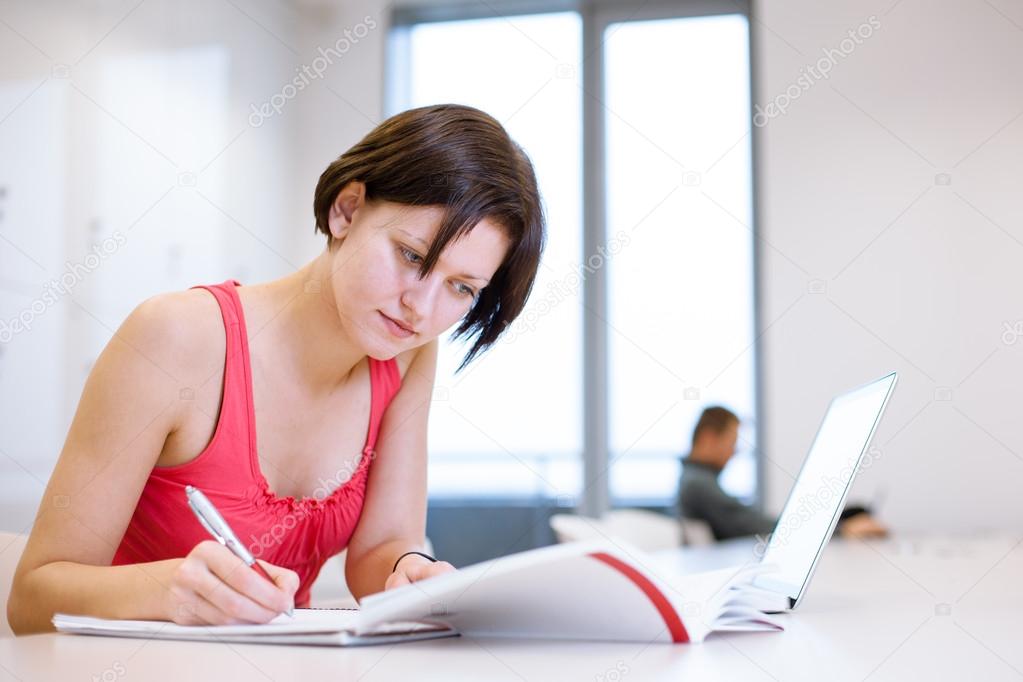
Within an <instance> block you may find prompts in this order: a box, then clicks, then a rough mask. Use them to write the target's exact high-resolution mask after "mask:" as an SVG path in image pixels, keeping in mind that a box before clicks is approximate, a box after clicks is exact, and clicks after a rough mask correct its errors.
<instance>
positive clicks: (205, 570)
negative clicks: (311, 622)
mask: <svg viewBox="0 0 1023 682" xmlns="http://www.w3.org/2000/svg"><path fill="white" fill-rule="evenodd" d="M256 561H259V563H260V565H262V566H263V568H265V569H266V571H267V573H269V574H270V576H271V577H272V578H273V579H274V583H276V584H275V585H271V584H270V583H269V582H268V581H267V579H266V578H264V577H263V576H261V575H259V574H258V573H256V572H255V571H254V570H252V569H251V568H250V567H249V566H246V565H245V562H244V561H242V560H241V559H239V558H238V557H236V556H235V555H234V554H233V553H232V552H231V550H229V549H228V548H227V547H224V546H223V545H221V544H220V543H218V542H214V541H213V540H206V541H204V542H200V543H199V544H198V545H196V546H195V547H193V548H192V551H191V552H189V553H188V556H186V557H185V558H184V559H178V560H177V562H176V564H172V565H171V566H170V577H169V585H168V587H169V589H167V591H166V598H165V603H164V609H165V612H166V615H167V620H170V621H173V622H174V623H177V624H179V625H228V624H239V623H266V622H269V621H270V620H272V619H273V618H275V617H276V616H277V615H278V614H280V613H283V612H285V611H287V610H288V609H290V608H292V607H293V606H294V603H295V592H296V591H297V590H298V586H299V579H298V574H297V573H295V572H294V571H291V570H289V569H287V568H281V567H279V566H274V565H272V564H268V563H266V562H265V561H260V560H259V559H257V560H256Z"/></svg>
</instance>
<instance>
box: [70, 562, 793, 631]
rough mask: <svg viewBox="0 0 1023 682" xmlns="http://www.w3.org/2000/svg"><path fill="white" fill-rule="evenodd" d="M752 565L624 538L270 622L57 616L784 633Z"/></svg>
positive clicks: (317, 627) (117, 625)
mask: <svg viewBox="0 0 1023 682" xmlns="http://www.w3.org/2000/svg"><path fill="white" fill-rule="evenodd" d="M768 569H769V567H768V566H765V565H763V564H751V565H747V566H741V567H736V568H729V569H724V570H719V571H712V572H707V573H698V574H694V575H682V576H680V575H676V574H674V573H672V572H671V571H670V570H668V569H666V568H664V567H661V566H659V565H658V564H657V562H656V561H654V560H653V559H651V558H650V557H649V556H647V555H645V554H644V553H643V552H640V551H639V550H635V549H632V548H625V547H624V546H623V545H621V544H620V543H614V544H612V543H606V542H605V543H601V542H580V543H571V544H564V545H555V546H552V547H543V548H540V549H535V550H530V551H527V552H521V553H519V554H513V555H510V556H506V557H501V558H499V559H494V560H491V561H487V562H484V563H481V564H475V565H473V566H469V567H467V568H463V569H461V570H459V571H453V572H451V573H446V574H442V575H439V576H435V577H433V578H430V579H428V580H423V581H419V582H417V583H413V584H411V585H406V586H404V587H400V588H397V589H394V590H388V591H386V592H381V593H378V594H375V595H370V596H368V597H366V598H365V599H363V600H362V604H361V608H360V609H296V611H295V615H294V616H287V615H280V616H278V617H277V618H275V619H274V620H272V621H270V622H269V623H266V624H264V625H222V626H194V625H193V626H184V625H176V624H174V623H167V622H159V621H138V620H104V619H101V618H90V617H82V616H71V615H65V614H57V615H56V616H54V618H53V623H54V625H55V626H56V628H57V630H58V631H60V632H67V633H74V634H83V635H106V636H115V637H142V638H147V639H182V640H202V641H220V642H253V643H263V644H309V645H325V646H360V645H367V644H392V643H395V642H407V641H415V640H422V639H434V638H439V637H451V636H455V635H458V634H465V635H469V636H480V637H501V636H507V637H521V638H542V639H577V640H602V641H634V642H648V643H653V642H664V643H685V642H698V641H701V640H703V639H704V637H706V636H707V635H708V634H709V633H711V632H714V631H737V630H738V631H751V630H781V629H782V625H781V620H779V618H778V617H777V616H772V615H770V612H771V611H778V610H781V609H783V608H784V606H785V599H784V597H783V596H781V595H778V594H776V593H773V592H769V591H767V590H764V589H761V588H758V587H756V586H755V585H754V584H753V581H754V578H755V577H756V576H757V575H759V574H761V573H763V572H764V571H765V570H768Z"/></svg>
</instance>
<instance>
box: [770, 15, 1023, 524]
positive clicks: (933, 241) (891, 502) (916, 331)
mask: <svg viewBox="0 0 1023 682" xmlns="http://www.w3.org/2000/svg"><path fill="white" fill-rule="evenodd" d="M756 9H757V12H758V15H759V16H758V18H759V22H758V23H757V25H756V27H755V33H756V45H755V48H756V52H755V55H756V63H757V76H758V77H759V83H760V91H759V93H758V96H757V101H758V103H760V104H761V106H765V105H766V103H767V102H770V101H772V100H774V98H775V97H776V96H777V95H779V94H781V93H784V92H785V90H786V88H788V86H789V85H791V84H793V83H795V82H796V81H797V78H799V76H800V75H801V74H800V70H801V69H802V68H803V67H805V66H806V65H808V64H814V63H816V61H817V59H819V58H820V57H822V56H823V54H822V50H823V49H824V48H839V47H840V43H841V41H842V39H843V38H845V37H847V35H846V34H847V31H849V30H850V29H852V30H854V31H855V30H856V29H857V27H859V26H860V25H861V24H863V23H864V22H868V21H869V17H870V16H871V15H875V16H876V19H877V21H878V22H879V28H877V29H876V30H874V31H873V32H872V35H870V37H869V38H867V39H865V40H862V44H860V45H856V46H855V47H854V49H853V50H852V52H851V53H850V54H849V55H848V56H847V57H837V56H836V60H837V63H836V64H835V66H834V68H833V69H832V71H831V73H830V77H829V78H828V79H826V80H820V81H816V82H815V83H814V84H813V85H812V86H811V87H809V88H808V89H805V90H804V91H803V92H802V93H801V94H800V96H799V97H798V98H796V99H794V100H793V101H792V102H791V105H790V106H789V108H788V109H787V111H786V113H785V114H784V115H780V116H776V117H774V118H772V119H770V120H769V121H768V122H767V125H766V126H764V127H763V130H762V131H761V132H762V143H763V144H762V146H761V148H760V161H761V165H760V176H759V183H760V184H759V186H760V198H761V202H762V203H761V215H762V222H761V229H762V235H763V241H762V242H761V254H762V262H763V272H762V285H763V289H762V295H763V315H762V322H761V329H765V328H766V331H765V332H764V335H763V337H762V339H761V341H762V343H763V360H764V364H763V371H764V383H765V401H764V403H765V404H764V417H765V418H766V428H765V431H766V439H765V440H766V442H765V453H766V454H767V456H768V458H769V460H770V462H769V464H768V468H767V470H766V475H767V490H766V493H767V504H768V507H770V508H773V509H778V508H780V506H781V504H782V503H783V502H784V498H785V495H786V493H787V490H788V487H789V486H790V485H791V478H790V477H789V475H788V473H795V471H796V470H797V469H798V463H799V460H800V458H801V457H802V456H803V455H804V454H805V452H806V448H807V446H808V444H809V442H810V440H811V439H812V437H813V434H814V431H815V429H816V427H817V424H818V423H819V420H820V418H821V416H822V414H823V411H824V408H825V405H826V403H827V401H828V400H829V399H830V397H831V395H832V394H833V393H835V392H837V391H839V390H841V389H842V388H844V387H851V386H854V385H857V384H859V383H861V382H863V381H865V380H867V379H869V378H872V377H874V376H879V375H880V374H882V373H884V372H886V371H888V370H890V369H897V370H898V371H899V373H900V384H899V386H898V388H897V389H896V392H895V395H894V397H893V399H892V403H891V404H890V407H889V411H888V413H887V416H886V417H885V419H884V421H883V423H882V424H881V426H880V428H879V431H878V434H877V438H876V440H875V443H876V444H877V445H878V446H879V449H880V456H879V457H878V458H877V460H876V463H875V464H874V465H873V466H872V467H871V468H870V469H868V470H866V471H865V472H864V473H863V475H862V478H861V480H860V481H859V483H858V485H857V488H856V490H855V493H856V495H857V496H858V497H860V498H861V499H866V500H870V499H871V498H872V496H873V495H874V494H875V493H876V492H877V491H878V490H879V489H881V488H884V489H885V490H886V499H885V501H884V503H883V504H882V506H881V509H880V512H881V515H882V517H883V518H884V520H885V521H888V522H890V523H891V524H892V525H893V526H894V527H895V528H897V529H900V530H901V529H907V530H908V529H955V530H970V529H980V528H986V527H1002V528H1010V529H1015V530H1018V529H1019V528H1020V527H1021V526H1023V496H1021V495H1020V494H1019V490H1020V489H1021V488H1023V429H1021V428H1020V420H1019V414H1020V411H1021V407H1023V386H1021V382H1020V380H1019V377H1020V376H1023V335H1021V336H1020V339H1019V341H1018V342H1015V343H1007V341H1010V342H1011V341H1013V340H1014V337H1013V336H1010V335H1007V336H1006V338H1005V339H1003V332H1005V331H1006V330H1005V327H1004V325H1005V324H1006V323H1009V324H1010V326H1014V325H1016V324H1019V325H1020V327H1021V331H1023V300H1021V298H1020V292H1021V291H1023V269H1021V268H1020V264H1021V263H1023V226H1021V222H1023V220H1021V219H1023V206H1021V204H1020V201H1019V197H1020V194H1019V191H1020V182H1021V180H1023V117H1021V114H1023V79H1021V78H1020V74H1021V73H1023V6H1021V5H1020V4H1019V3H1009V2H998V1H996V2H993V3H990V4H989V3H985V2H962V1H955V0H949V1H941V2H924V1H920V0H902V1H901V2H894V0H889V1H887V2H883V3H880V2H871V3H860V2H841V3H831V2H828V3H813V2H784V3H780V2H759V3H758V4H757V5H756ZM864 33H868V31H866V30H864ZM942 174H944V176H942ZM939 176H942V177H939ZM946 182H947V184H942V183H946ZM815 279H819V280H823V282H822V283H817V284H815V285H812V286H811V280H815ZM822 285H823V290H824V291H825V292H826V293H812V291H814V290H820V288H821V286H822ZM942 398H950V399H947V400H945V399H942Z"/></svg>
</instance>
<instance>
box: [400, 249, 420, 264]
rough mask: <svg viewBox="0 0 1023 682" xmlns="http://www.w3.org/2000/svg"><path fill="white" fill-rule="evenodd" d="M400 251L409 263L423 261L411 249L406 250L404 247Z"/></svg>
mask: <svg viewBox="0 0 1023 682" xmlns="http://www.w3.org/2000/svg"><path fill="white" fill-rule="evenodd" d="M399 251H401V255H402V257H403V258H404V259H405V260H407V261H408V262H409V263H419V262H420V261H421V260H423V259H422V257H421V256H420V255H419V254H418V253H416V252H415V251H412V250H410V249H406V248H405V247H404V246H402V247H400V248H399Z"/></svg>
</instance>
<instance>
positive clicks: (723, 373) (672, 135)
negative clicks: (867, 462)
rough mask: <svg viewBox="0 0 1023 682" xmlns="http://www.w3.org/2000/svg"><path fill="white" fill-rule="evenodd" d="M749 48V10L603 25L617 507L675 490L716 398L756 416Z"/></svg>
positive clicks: (746, 451) (745, 455) (744, 457)
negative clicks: (697, 429)
mask: <svg viewBox="0 0 1023 682" xmlns="http://www.w3.org/2000/svg"><path fill="white" fill-rule="evenodd" d="M748 44H749V40H748V27H747V22H746V18H745V17H744V16H741V15H737V14H731V15H720V16H710V17H695V18H678V19H661V20H651V21H630V22H625V23H612V24H610V25H608V26H607V28H606V29H605V31H604V74H605V90H604V92H605V97H604V102H605V103H606V105H607V106H606V112H607V113H606V114H605V121H606V128H605V129H606V139H607V143H606V148H607V188H608V191H607V193H606V198H607V233H608V240H609V243H621V244H625V245H624V246H621V247H620V253H618V255H616V256H615V257H613V258H610V259H609V261H608V268H609V270H608V323H609V324H608V326H609V331H608V351H609V352H608V354H609V362H608V365H609V367H608V369H609V388H610V390H609V393H610V403H609V411H608V413H609V416H610V419H609V422H610V423H609V426H610V434H609V438H610V448H609V456H610V458H611V461H612V462H614V465H613V466H612V468H611V481H610V484H611V497H612V500H616V501H621V502H623V503H627V502H628V501H646V500H651V499H655V500H670V499H671V498H673V497H674V495H675V494H676V491H677V483H678V475H679V470H678V460H677V458H678V457H679V455H681V454H682V453H684V452H686V451H687V448H688V445H689V438H690V436H691V433H692V428H693V426H694V425H695V424H696V420H697V419H698V418H699V415H700V412H701V410H702V409H703V407H705V406H706V405H708V404H713V403H723V404H725V405H726V406H727V407H729V408H730V409H732V410H733V411H735V412H736V413H737V414H739V415H740V418H743V419H744V421H749V420H750V419H751V418H753V416H754V414H755V405H754V403H755V400H754V389H755V384H754V357H753V349H752V341H753V336H754V332H753V236H752V233H751V231H750V228H749V227H748V226H750V225H752V224H753V222H752V201H751V195H752V190H751V165H750V144H749V129H750V122H749V111H750V84H749V53H748ZM652 73H659V74H660V77H659V78H657V79H656V82H657V83H658V86H657V87H651V83H652V82H655V80H654V78H652V77H650V76H645V77H638V74H652ZM741 435H742V436H743V438H742V440H740V442H739V450H740V456H739V457H736V458H735V459H734V460H733V461H734V465H730V466H729V468H730V469H735V472H741V471H744V472H745V475H742V476H738V477H736V476H735V475H734V473H733V472H729V473H732V474H733V475H732V476H731V477H725V482H728V483H729V484H730V485H731V487H732V489H733V491H734V492H736V493H739V494H742V495H749V494H750V493H752V492H753V489H754V476H753V473H754V470H753V468H752V467H751V464H752V449H753V447H754V442H755V438H754V436H753V430H752V429H745V430H744V431H743V433H742V434H741Z"/></svg>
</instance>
